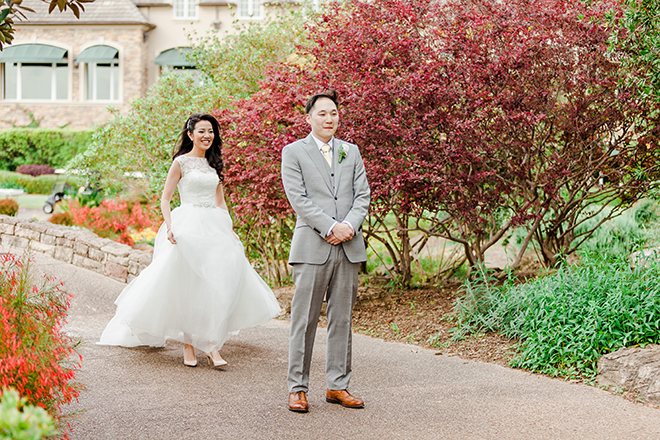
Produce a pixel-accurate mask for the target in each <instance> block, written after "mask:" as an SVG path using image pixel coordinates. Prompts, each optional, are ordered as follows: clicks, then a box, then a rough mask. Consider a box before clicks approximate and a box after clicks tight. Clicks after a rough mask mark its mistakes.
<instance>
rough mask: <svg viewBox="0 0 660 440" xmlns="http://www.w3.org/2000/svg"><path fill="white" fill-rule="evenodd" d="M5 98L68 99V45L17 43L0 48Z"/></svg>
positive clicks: (10, 99) (21, 99)
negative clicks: (64, 47)
mask: <svg viewBox="0 0 660 440" xmlns="http://www.w3.org/2000/svg"><path fill="white" fill-rule="evenodd" d="M0 63H2V99H3V100H7V101H66V100H67V99H68V98H69V60H68V52H67V50H66V49H63V48H61V47H57V46H51V45H48V44H18V45H15V46H8V47H6V48H5V49H4V50H3V51H2V52H0Z"/></svg>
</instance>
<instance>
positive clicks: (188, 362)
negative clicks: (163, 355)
mask: <svg viewBox="0 0 660 440" xmlns="http://www.w3.org/2000/svg"><path fill="white" fill-rule="evenodd" d="M187 348H190V350H187ZM183 365H185V366H186V367H196V366H197V357H196V356H195V348H193V346H192V345H188V344H184V345H183Z"/></svg>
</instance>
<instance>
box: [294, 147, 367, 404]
mask: <svg viewBox="0 0 660 440" xmlns="http://www.w3.org/2000/svg"><path fill="white" fill-rule="evenodd" d="M331 143H332V145H331V147H332V151H333V153H332V166H329V165H328V163H327V162H326V160H325V159H324V157H323V153H321V151H319V147H318V145H317V144H316V142H315V141H314V138H313V137H312V135H311V134H310V135H309V136H307V137H306V138H305V139H301V140H298V141H296V142H293V143H292V144H289V145H287V146H286V147H284V149H283V151H282V182H283V184H284V189H285V191H286V195H287V197H288V199H289V202H290V203H291V206H292V207H293V209H294V211H295V212H296V214H297V220H296V228H295V231H294V233H293V240H292V242H291V252H290V254H289V263H290V264H291V265H293V280H294V282H295V284H296V292H295V294H294V297H293V302H292V304H291V331H290V338H289V372H288V386H289V392H297V391H305V392H307V387H308V382H309V367H310V362H311V358H312V349H313V346H314V336H315V334H316V327H317V324H318V319H319V313H320V311H321V305H322V303H323V298H324V296H325V297H326V298H327V302H328V307H327V317H328V343H327V353H326V381H327V387H328V389H329V390H344V389H346V388H348V383H349V381H350V377H351V317H352V310H353V305H354V303H355V297H356V295H357V286H358V269H359V263H360V262H363V261H366V259H367V253H366V250H365V244H364V238H363V236H362V222H363V221H364V218H365V217H366V215H367V210H368V207H369V200H370V190H369V184H368V183H367V176H366V172H365V169H364V163H363V162H362V157H361V156H360V152H359V150H358V148H357V147H356V146H355V145H353V144H349V143H348V142H344V141H340V140H338V139H333V140H332V141H331ZM341 149H343V150H345V153H346V154H345V157H343V159H342V160H341V163H339V160H340V156H341V155H342V154H341V153H340V150H341ZM335 222H347V223H349V224H350V225H351V226H352V227H353V229H354V231H355V235H354V236H353V238H352V239H350V240H348V241H345V242H343V243H340V244H338V245H332V244H330V243H328V242H326V240H325V238H326V235H327V233H328V231H329V230H330V228H331V227H332V226H333V224H334V223H335Z"/></svg>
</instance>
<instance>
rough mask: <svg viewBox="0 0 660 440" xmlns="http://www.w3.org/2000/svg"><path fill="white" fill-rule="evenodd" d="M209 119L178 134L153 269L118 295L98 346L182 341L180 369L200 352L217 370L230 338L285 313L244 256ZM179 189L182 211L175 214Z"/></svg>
mask: <svg viewBox="0 0 660 440" xmlns="http://www.w3.org/2000/svg"><path fill="white" fill-rule="evenodd" d="M218 128H219V127H218V122H217V121H216V120H215V118H214V117H213V116H211V115H206V114H200V113H194V114H192V115H191V116H190V118H188V120H187V121H186V124H185V126H184V128H183V130H182V132H181V142H180V145H179V149H178V151H177V152H176V154H175V155H174V161H173V162H172V166H171V167H170V170H169V173H168V175H167V180H166V181H165V188H164V189H163V195H162V198H161V210H162V212H163V218H164V220H165V222H164V223H163V225H161V227H160V230H159V231H158V235H157V237H156V243H155V249H154V254H153V261H152V263H151V264H150V265H149V266H148V267H147V268H146V269H144V270H143V271H142V273H141V274H140V276H138V277H137V278H136V279H134V280H133V281H132V282H131V283H130V284H129V285H128V286H126V288H125V289H124V291H123V292H122V293H121V294H120V295H119V297H118V298H117V300H116V301H115V304H116V305H117V312H116V314H115V316H114V318H112V320H111V321H110V323H109V324H108V326H107V327H106V328H105V330H104V331H103V335H102V336H101V340H100V342H99V344H101V345H121V346H124V347H135V346H138V345H150V346H163V345H164V344H165V341H166V340H167V339H173V340H176V341H180V342H182V343H183V344H184V345H183V363H184V364H185V365H187V366H189V367H194V366H196V365H197V358H196V356H195V350H194V349H195V348H197V349H199V350H201V351H203V352H204V353H206V356H207V357H208V359H209V363H211V362H212V363H213V365H214V366H215V367H220V366H223V365H226V364H227V362H226V361H224V360H223V359H222V357H220V353H219V352H218V350H219V349H220V348H221V347H222V345H223V344H224V342H225V341H226V339H227V337H228V336H229V335H230V334H235V333H236V332H238V331H239V330H241V329H244V328H248V327H254V326H257V325H260V324H264V323H266V322H268V320H270V319H271V318H273V317H275V316H277V315H278V314H279V312H280V307H279V305H278V303H277V300H276V299H275V296H274V295H273V292H272V291H271V290H270V288H269V287H268V285H266V283H265V282H264V281H263V280H262V279H261V278H260V277H259V275H258V274H257V273H256V272H255V271H254V269H253V268H252V266H250V263H249V262H248V260H247V258H246V257H245V254H244V250H243V245H242V244H241V242H240V241H239V239H238V237H237V236H236V234H234V232H233V230H232V220H231V217H230V216H229V212H228V211H227V205H226V203H225V198H224V194H223V191H222V183H221V182H222V180H223V177H222V169H223V162H222V154H221V150H220V147H221V145H222V141H221V139H220V136H219V135H218V133H219V130H218ZM177 186H178V188H179V195H180V196H181V206H179V207H178V208H175V209H174V210H172V211H170V201H171V200H172V196H173V195H174V190H175V189H176V187H177Z"/></svg>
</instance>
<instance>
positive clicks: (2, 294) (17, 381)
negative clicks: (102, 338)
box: [0, 254, 82, 438]
mask: <svg viewBox="0 0 660 440" xmlns="http://www.w3.org/2000/svg"><path fill="white" fill-rule="evenodd" d="M28 269H29V268H28V263H27V262H26V261H22V260H21V259H19V258H17V257H15V256H14V255H11V254H1V255H0V389H4V388H9V387H11V388H14V389H15V390H16V391H18V393H19V394H20V395H21V397H24V398H26V399H27V401H28V403H29V404H31V405H37V406H40V407H42V408H44V409H46V410H47V411H48V412H49V413H50V414H51V415H52V416H53V417H55V419H59V411H60V406H61V405H62V404H67V403H70V402H71V401H72V400H73V399H77V398H78V395H79V393H80V388H81V386H80V385H79V384H76V383H72V382H71V381H72V380H73V379H74V376H75V369H76V368H79V367H80V361H81V360H82V358H81V357H80V356H78V359H77V360H76V361H73V360H72V359H71V357H73V355H74V347H75V345H76V342H75V341H74V340H72V339H71V338H70V337H69V336H67V335H66V334H65V333H64V332H63V331H62V326H63V325H64V324H65V323H66V317H67V313H68V309H69V306H70V301H71V296H70V295H69V294H67V293H65V292H64V291H62V290H60V287H61V285H62V283H59V284H58V283H57V282H56V280H55V279H54V278H47V277H45V279H44V280H43V283H42V286H41V287H38V286H36V285H34V284H33V283H32V282H31V280H30V276H29V270H28ZM65 438H67V437H66V435H65Z"/></svg>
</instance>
